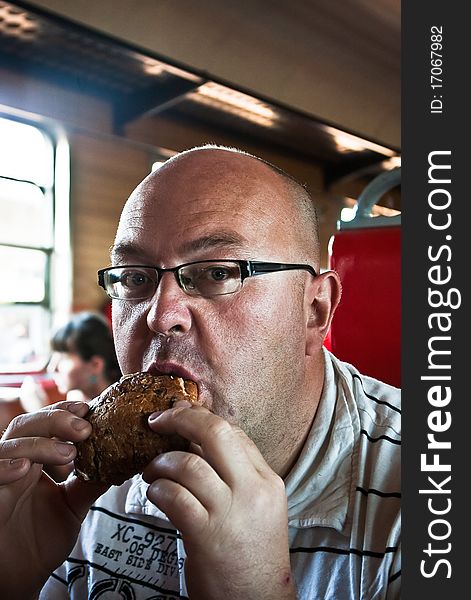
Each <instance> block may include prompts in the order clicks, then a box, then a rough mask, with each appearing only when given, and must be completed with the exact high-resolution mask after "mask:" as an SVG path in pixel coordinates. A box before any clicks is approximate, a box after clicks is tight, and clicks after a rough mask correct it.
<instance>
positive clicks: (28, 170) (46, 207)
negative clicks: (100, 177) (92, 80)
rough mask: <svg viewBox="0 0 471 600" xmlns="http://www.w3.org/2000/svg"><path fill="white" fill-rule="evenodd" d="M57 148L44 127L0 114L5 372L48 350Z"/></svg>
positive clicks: (0, 322) (1, 365)
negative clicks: (3, 116) (0, 115)
mask: <svg viewBox="0 0 471 600" xmlns="http://www.w3.org/2000/svg"><path fill="white" fill-rule="evenodd" d="M56 150H57V144H56V143H55V140H54V139H53V137H52V136H51V135H50V134H49V133H47V132H46V130H43V129H41V128H39V127H36V126H33V125H31V124H29V123H26V122H21V121H16V120H10V119H7V118H2V117H0V273H1V277H0V332H1V335H0V372H4V373H5V372H27V371H37V370H40V369H41V368H43V367H44V366H45V364H46V362H47V360H48V356H49V332H50V331H51V327H52V309H53V308H54V303H55V296H56V294H55V290H54V280H55V278H56V277H57V272H56V269H57V265H56V264H55V263H56V262H57V256H56V254H57V250H58V247H57V233H56V232H57V228H56V217H57V215H56V203H55V197H56V186H55V173H56ZM67 229H68V223H67ZM59 254H60V253H59ZM59 262H60V261H59ZM66 296H67V293H66Z"/></svg>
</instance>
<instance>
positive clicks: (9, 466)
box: [0, 458, 31, 486]
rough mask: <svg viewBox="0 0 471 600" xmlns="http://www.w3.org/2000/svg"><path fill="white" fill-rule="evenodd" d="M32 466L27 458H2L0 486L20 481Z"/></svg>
mask: <svg viewBox="0 0 471 600" xmlns="http://www.w3.org/2000/svg"><path fill="white" fill-rule="evenodd" d="M30 467H31V461H29V460H28V459H27V458H12V459H10V458H6V459H0V486H2V485H8V484H9V483H13V482H15V481H18V479H21V478H22V477H24V476H25V475H26V473H27V472H28V471H29V469H30Z"/></svg>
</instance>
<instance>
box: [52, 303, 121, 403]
mask: <svg viewBox="0 0 471 600" xmlns="http://www.w3.org/2000/svg"><path fill="white" fill-rule="evenodd" d="M51 347H52V350H53V354H52V357H51V360H50V362H49V366H48V370H49V372H50V373H51V374H52V377H53V379H54V382H55V384H56V386H57V389H58V390H59V392H60V393H61V394H65V396H66V398H67V400H83V401H88V400H91V399H92V398H95V397H96V396H98V395H99V394H100V393H101V392H102V391H103V390H104V389H106V388H107V387H108V386H109V385H111V384H112V383H114V382H115V381H117V380H118V379H119V378H120V377H121V370H120V368H119V365H118V360H117V358H116V352H115V349H114V344H113V336H112V333H111V328H110V325H109V324H108V322H107V321H106V319H105V317H103V316H102V315H100V314H98V313H92V312H82V313H77V314H76V315H74V316H73V317H72V318H71V319H70V321H69V322H68V323H66V324H65V325H64V326H62V327H61V328H60V329H58V330H57V331H56V333H55V334H54V336H53V337H52V341H51Z"/></svg>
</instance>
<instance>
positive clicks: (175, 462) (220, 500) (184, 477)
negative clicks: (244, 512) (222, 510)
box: [142, 451, 230, 511]
mask: <svg viewBox="0 0 471 600" xmlns="http://www.w3.org/2000/svg"><path fill="white" fill-rule="evenodd" d="M142 476H143V479H144V481H147V482H148V483H152V482H154V481H156V480H159V479H167V480H171V481H174V482H176V483H178V484H180V485H182V486H183V487H185V488H186V489H187V490H188V491H189V492H190V493H191V494H192V495H193V496H194V497H195V498H196V499H197V500H198V502H199V503H201V504H202V505H203V506H204V507H205V508H206V509H207V510H208V511H212V510H216V509H217V508H218V507H220V506H224V505H225V504H227V503H229V502H230V490H229V488H228V486H227V484H226V483H224V482H223V481H222V480H221V479H220V477H219V475H218V474H217V473H216V472H215V471H214V469H213V468H212V467H211V465H209V464H208V463H207V462H206V461H205V460H204V459H203V458H201V457H200V456H197V455H196V454H191V453H189V452H178V451H175V452H166V453H165V454H161V455H160V456H157V457H156V458H155V459H154V460H153V461H152V462H151V463H150V464H149V465H148V466H147V467H146V468H145V469H144V472H143V474H142Z"/></svg>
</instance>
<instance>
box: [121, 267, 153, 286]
mask: <svg viewBox="0 0 471 600" xmlns="http://www.w3.org/2000/svg"><path fill="white" fill-rule="evenodd" d="M120 280H121V284H122V285H124V286H125V287H128V288H133V287H140V286H142V285H146V284H149V283H150V281H151V279H150V277H149V276H148V275H146V274H145V273H139V272H138V271H132V272H130V273H123V274H122V275H121V277H120Z"/></svg>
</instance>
